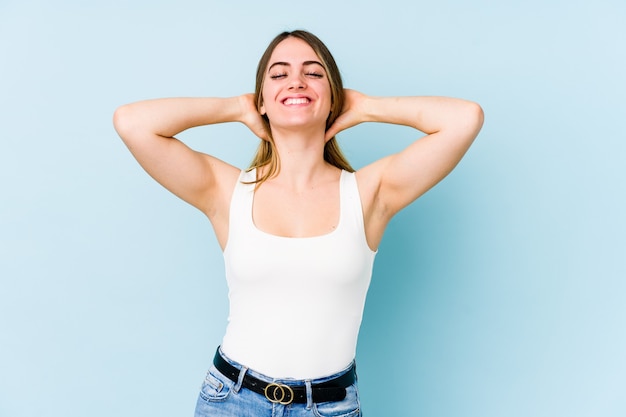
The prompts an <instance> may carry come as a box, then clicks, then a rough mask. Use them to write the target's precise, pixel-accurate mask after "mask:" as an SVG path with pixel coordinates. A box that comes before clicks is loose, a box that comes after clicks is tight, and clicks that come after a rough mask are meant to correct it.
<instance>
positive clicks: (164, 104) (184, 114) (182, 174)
mask: <svg viewBox="0 0 626 417" xmlns="http://www.w3.org/2000/svg"><path fill="white" fill-rule="evenodd" d="M225 122H242V123H245V124H246V125H247V126H248V127H249V128H250V129H251V130H252V131H253V132H254V133H255V134H257V136H259V137H262V138H263V137H264V135H265V132H264V130H263V126H262V124H261V120H260V116H259V115H258V113H257V112H256V109H255V108H254V104H253V100H252V97H251V95H243V96H239V97H232V98H168V99H157V100H147V101H141V102H137V103H132V104H127V105H125V106H122V107H120V108H118V109H117V110H116V111H115V115H114V125H115V129H116V130H117V132H118V134H119V135H120V137H121V138H122V140H123V141H124V143H125V144H126V146H128V148H129V150H130V151H131V152H132V154H133V156H134V157H135V158H136V159H137V161H138V162H139V163H140V164H141V166H142V167H143V168H144V169H145V170H146V171H147V172H148V173H149V174H150V175H151V176H152V177H153V178H154V179H155V180H157V181H158V182H159V183H160V184H162V185H163V186H164V187H165V188H167V189H168V190H170V191H171V192H172V193H174V194H176V195H177V196H179V197H180V198H182V199H183V200H185V201H187V202H188V203H190V204H191V205H193V206H195V207H197V208H198V209H200V210H201V211H203V212H205V213H206V214H207V215H209V217H210V215H211V213H212V211H214V210H215V206H214V203H215V202H216V197H219V196H218V194H219V185H220V183H222V182H223V181H222V180H224V179H225V177H232V176H233V175H237V173H238V170H237V169H235V168H234V167H232V166H230V165H228V164H226V163H225V162H222V161H220V160H219V159H217V158H215V157H212V156H210V155H206V154H203V153H200V152H196V151H193V150H192V149H190V148H189V147H187V146H186V145H185V144H183V143H182V142H180V141H179V140H177V139H176V138H174V136H175V135H176V134H178V133H180V132H182V131H184V130H186V129H189V128H192V127H196V126H202V125H209V124H215V123H225Z"/></svg>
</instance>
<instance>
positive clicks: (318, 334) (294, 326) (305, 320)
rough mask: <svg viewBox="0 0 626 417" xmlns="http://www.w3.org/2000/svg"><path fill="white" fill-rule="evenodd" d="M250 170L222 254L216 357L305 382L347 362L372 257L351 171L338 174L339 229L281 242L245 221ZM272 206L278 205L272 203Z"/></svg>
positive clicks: (236, 197) (249, 203)
mask: <svg viewBox="0 0 626 417" xmlns="http://www.w3.org/2000/svg"><path fill="white" fill-rule="evenodd" d="M255 179H256V172H255V170H252V171H250V172H245V171H242V173H241V175H240V178H239V181H238V182H237V185H236V186H235V190H234V192H233V196H232V200H231V205H230V220H229V233H228V242H227V245H226V248H225V249H224V261H225V270H226V280H227V283H228V289H229V291H228V297H229V301H230V313H229V317H228V326H227V328H226V334H225V335H224V339H223V341H222V345H221V348H222V351H223V352H224V353H225V354H226V356H228V357H229V358H231V359H233V360H235V361H237V362H239V363H241V364H243V365H245V366H246V367H248V368H250V369H252V370H254V371H257V372H260V373H262V374H265V375H267V376H271V377H274V378H295V379H313V378H319V377H323V376H327V375H331V374H334V373H337V372H339V371H341V370H343V369H345V368H346V367H347V366H349V365H350V363H351V362H352V361H353V360H354V357H355V353H356V342H357V337H358V333H359V327H360V325H361V319H362V316H363V308H364V305H365V296H366V294H367V289H368V287H369V284H370V280H371V276H372V267H373V264H374V257H375V255H376V252H374V251H372V250H371V249H370V248H369V246H368V244H367V241H366V238H365V229H364V223H363V211H362V207H361V199H360V196H359V191H358V188H357V183H356V176H355V174H354V173H350V172H347V171H342V173H341V180H340V217H339V224H338V225H337V227H336V229H335V230H333V231H332V232H330V233H328V234H325V235H321V236H314V237H305V238H289V237H281V236H275V235H272V234H269V233H266V232H263V231H261V230H259V229H258V228H257V227H256V226H255V224H254V222H253V218H252V205H253V200H254V184H243V183H242V181H243V182H248V181H254V180H255ZM277 204H280V202H277Z"/></svg>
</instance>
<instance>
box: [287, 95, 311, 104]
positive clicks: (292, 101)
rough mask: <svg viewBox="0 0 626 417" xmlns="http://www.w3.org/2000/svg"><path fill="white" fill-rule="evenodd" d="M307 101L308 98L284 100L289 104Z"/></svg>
mask: <svg viewBox="0 0 626 417" xmlns="http://www.w3.org/2000/svg"><path fill="white" fill-rule="evenodd" d="M308 102H309V99H308V98H304V97H303V98H288V99H287V100H285V104H286V105H290V104H306V103H308Z"/></svg>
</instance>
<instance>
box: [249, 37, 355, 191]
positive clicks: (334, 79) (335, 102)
mask: <svg viewBox="0 0 626 417" xmlns="http://www.w3.org/2000/svg"><path fill="white" fill-rule="evenodd" d="M287 38H297V39H301V40H303V41H304V42H306V43H307V44H308V45H309V46H310V47H311V48H312V49H313V51H314V52H315V54H316V55H317V56H318V57H319V59H320V61H321V64H322V66H323V67H324V70H325V71H326V74H327V77H328V82H329V84H330V95H331V107H330V114H329V115H328V119H326V129H328V128H329V127H330V126H332V124H333V123H334V122H335V120H336V119H337V117H339V115H340V114H341V110H342V109H343V104H344V97H345V96H344V91H343V82H342V80H341V74H340V73H339V68H338V67H337V63H336V62H335V59H334V58H333V56H332V54H331V53H330V51H329V50H328V48H327V47H326V45H324V43H323V42H322V41H321V40H320V39H319V38H318V37H317V36H315V35H313V34H312V33H310V32H307V31H305V30H295V31H292V32H283V33H281V34H279V35H278V36H276V37H275V38H274V39H273V40H272V42H270V44H269V45H268V47H267V49H266V50H265V52H264V53H263V56H262V57H261V59H260V60H259V64H258V66H257V70H256V86H255V89H254V99H255V102H256V107H257V110H258V111H260V109H261V106H262V105H263V96H262V94H261V93H262V91H263V83H264V82H265V72H266V69H267V65H268V64H269V60H270V58H271V56H272V53H273V52H274V49H276V46H278V44H279V43H281V42H282V41H284V40H285V39H287ZM262 118H263V123H264V124H265V130H266V131H267V135H268V140H262V141H261V143H260V145H259V147H258V149H257V152H256V154H255V156H254V158H253V159H252V162H251V163H250V167H249V168H248V170H252V169H254V168H259V167H263V166H266V165H267V167H268V169H266V170H265V172H264V174H263V176H262V177H260V178H257V180H256V181H253V182H252V183H256V184H257V187H258V186H259V185H261V184H262V183H263V182H265V181H267V180H268V179H269V178H271V177H273V176H274V175H276V174H278V172H279V171H280V158H279V155H278V152H276V147H275V145H274V138H272V131H271V129H270V121H269V119H268V117H267V115H263V116H262ZM324 160H325V161H326V162H328V163H329V164H331V165H333V166H336V167H337V168H340V169H344V170H346V171H349V172H354V169H353V168H352V166H351V165H350V163H349V162H348V160H347V159H346V157H345V156H344V155H343V152H342V151H341V148H340V147H339V144H338V143H337V140H336V138H335V137H334V136H333V137H332V138H331V139H330V140H328V141H327V142H326V144H325V145H324Z"/></svg>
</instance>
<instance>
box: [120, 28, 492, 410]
mask: <svg viewBox="0 0 626 417" xmlns="http://www.w3.org/2000/svg"><path fill="white" fill-rule="evenodd" d="M482 121H483V115H482V110H481V108H480V107H479V106H478V105H477V104H475V103H471V102H468V101H464V100H459V99H451V98H442V97H389V98H381V97H370V96H367V95H364V94H361V93H359V92H357V91H353V90H344V88H343V86H342V82H341V77H340V75H339V71H338V69H337V66H336V64H335V61H334V59H333V57H332V55H331V54H330V52H329V51H328V49H327V48H326V47H325V45H324V44H323V43H322V42H321V41H320V40H319V39H318V38H317V37H315V36H314V35H312V34H310V33H308V32H305V31H294V32H285V33H282V34H280V35H278V36H277V37H276V38H275V39H274V40H273V41H272V42H271V43H270V45H269V46H268V48H267V50H266V52H265V54H264V55H263V57H262V58H261V60H260V62H259V66H258V69H257V83H256V90H255V94H245V95H242V96H239V97H232V98H175V99H160V100H150V101H144V102H139V103H134V104H129V105H126V106H122V107H120V108H119V109H118V110H117V111H116V112H115V117H114V123H115V128H116V129H117V131H118V133H119V134H120V136H121V137H122V139H123V140H124V142H125V143H126V145H127V146H128V148H129V149H130V151H131V152H132V153H133V155H134V156H135V158H136V159H137V160H138V161H139V163H140V164H141V165H142V166H143V167H144V169H145V170H146V171H147V172H148V173H149V174H150V175H151V176H152V177H154V178H155V179H156V180H157V181H158V182H159V183H161V184H162V185H163V186H164V187H165V188H167V189H168V190H170V191H171V192H173V193H174V194H176V195H177V196H179V197H180V198H182V199H183V200H185V201H187V202H188V203H190V204H192V205H193V206H195V207H197V208H198V209H199V210H201V211H202V212H203V213H205V214H206V216H207V217H208V218H209V220H210V221H211V224H212V225H213V228H214V231H215V234H216V236H217V240H218V241H219V244H220V246H221V248H222V250H223V252H224V259H225V266H226V278H227V281H228V285H229V300H230V314H229V319H228V327H227V330H226V334H225V336H224V339H223V343H222V344H221V346H220V348H218V350H217V352H216V355H215V359H214V364H213V366H212V367H211V369H210V370H209V372H208V373H207V377H206V379H205V381H204V384H203V385H202V389H201V392H200V396H199V398H198V403H197V407H196V416H198V417H199V416H237V417H241V416H277V415H289V416H313V415H316V416H337V415H341V416H360V415H361V411H360V408H359V400H358V392H357V382H356V372H355V365H354V356H355V351H356V340H357V335H358V330H359V326H360V323H361V317H362V313H363V306H364V302H365V295H366V292H367V288H368V286H369V282H370V277H371V273H372V265H373V261H374V256H375V253H376V250H377V248H378V245H379V243H380V241H381V239H382V236H383V232H384V230H385V227H386V226H387V224H388V223H389V220H390V219H391V218H392V217H393V216H394V215H395V214H396V213H398V212H399V211H400V210H401V209H402V208H404V207H406V206H407V205H408V204H410V203H411V202H413V201H414V200H415V199H417V198H418V197H419V196H421V195H422V194H423V193H425V192H426V191H427V190H428V189H430V188H431V187H433V186H434V185H435V184H436V183H437V182H439V181H440V180H441V179H442V178H443V177H445V176H446V175H447V174H448V173H449V172H450V171H451V170H452V169H453V168H454V166H455V165H456V164H457V163H458V162H459V160H460V159H461V158H462V156H463V155H464V154H465V152H466V151H467V149H468V148H469V146H470V145H471V143H472V141H473V140H474V138H475V137H476V135H477V134H478V132H479V130H480V128H481V126H482ZM225 122H241V123H244V124H245V125H246V126H247V127H248V128H249V129H250V130H251V131H252V132H253V133H254V134H255V135H256V136H258V137H259V138H261V139H262V140H261V144H260V147H259V150H258V152H257V155H256V157H255V158H254V160H253V163H252V166H251V168H250V169H248V170H243V171H242V170H241V169H239V168H236V167H234V166H232V165H230V164H228V163H227V162H224V161H221V160H219V159H217V158H215V157H213V156H210V155H206V154H202V153H199V152H195V151H193V150H191V149H189V148H188V147H187V146H185V145H184V144H183V143H182V142H180V141H178V140H177V139H175V138H174V136H175V135H176V134H178V133H180V132H182V131H184V130H185V129H188V128H191V127H195V126H201V125H210V124H215V123H225ZM363 122H384V123H393V124H400V125H406V126H411V127H414V128H415V129H417V130H420V131H422V132H424V133H426V136H424V137H422V138H421V139H419V140H417V141H416V142H414V143H412V144H411V145H410V146H408V147H407V148H406V149H404V150H403V151H402V152H399V153H397V154H394V155H389V156H386V157H384V158H382V159H379V160H378V161H375V162H374V163H372V164H370V165H368V166H365V167H363V168H361V169H359V170H358V171H356V172H354V170H353V169H352V168H351V167H350V165H349V164H348V162H347V161H346V160H345V158H344V157H343V155H342V154H341V152H340V150H339V148H338V146H337V143H336V141H335V135H336V134H337V133H338V132H341V131H343V130H345V129H348V128H350V127H352V126H355V125H357V124H359V123H363ZM283 413H284V414H283Z"/></svg>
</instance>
